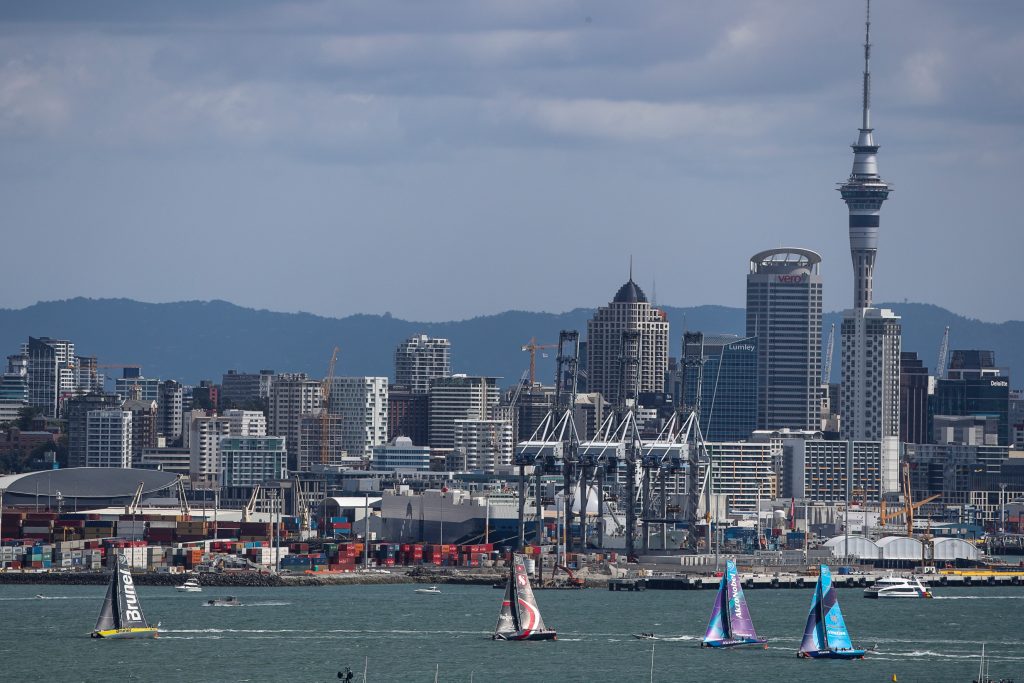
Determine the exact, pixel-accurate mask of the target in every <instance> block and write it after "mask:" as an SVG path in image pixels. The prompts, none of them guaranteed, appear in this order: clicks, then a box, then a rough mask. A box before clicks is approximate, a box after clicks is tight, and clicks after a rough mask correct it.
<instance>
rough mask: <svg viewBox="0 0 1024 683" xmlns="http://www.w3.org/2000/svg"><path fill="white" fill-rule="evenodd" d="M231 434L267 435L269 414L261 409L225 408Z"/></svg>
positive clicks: (224, 413) (224, 414)
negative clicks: (265, 413)
mask: <svg viewBox="0 0 1024 683" xmlns="http://www.w3.org/2000/svg"><path fill="white" fill-rule="evenodd" d="M222 417H223V418H224V419H225V420H227V421H228V425H229V427H230V429H231V436H266V435H267V416H266V415H264V414H263V413H262V412H261V411H259V410H225V411H224V412H223V413H222Z"/></svg>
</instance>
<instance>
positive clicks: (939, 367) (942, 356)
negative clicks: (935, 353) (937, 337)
mask: <svg viewBox="0 0 1024 683" xmlns="http://www.w3.org/2000/svg"><path fill="white" fill-rule="evenodd" d="M948 359H949V325H946V331H945V332H943V333H942V342H941V343H940V344H939V360H938V361H937V362H936V363H935V379H937V380H938V379H942V378H943V377H945V375H946V363H947V362H949V361H948Z"/></svg>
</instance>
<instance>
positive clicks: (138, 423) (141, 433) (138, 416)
mask: <svg viewBox="0 0 1024 683" xmlns="http://www.w3.org/2000/svg"><path fill="white" fill-rule="evenodd" d="M121 409H122V410H124V411H125V412H126V413H128V414H129V415H131V418H132V467H136V466H138V465H140V464H141V463H142V451H144V450H145V449H147V448H156V401H153V400H150V401H137V400H134V399H129V400H127V401H125V402H124V403H123V404H122V405H121Z"/></svg>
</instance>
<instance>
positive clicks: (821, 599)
mask: <svg viewBox="0 0 1024 683" xmlns="http://www.w3.org/2000/svg"><path fill="white" fill-rule="evenodd" d="M821 578H822V577H821V567H818V585H817V586H816V587H815V590H816V591H818V625H819V627H820V628H821V639H822V641H824V643H825V649H826V650H831V649H832V648H830V647H829V645H828V628H826V626H825V587H824V586H823V585H821V583H822V582H821Z"/></svg>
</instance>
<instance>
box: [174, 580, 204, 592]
mask: <svg viewBox="0 0 1024 683" xmlns="http://www.w3.org/2000/svg"><path fill="white" fill-rule="evenodd" d="M175 588H177V589H178V590H179V591H181V592H182V593H201V592H202V590H203V587H202V586H200V585H199V582H198V581H196V580H195V579H188V580H186V581H185V583H183V584H181V585H180V586H175Z"/></svg>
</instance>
